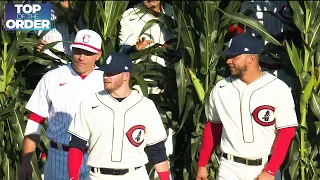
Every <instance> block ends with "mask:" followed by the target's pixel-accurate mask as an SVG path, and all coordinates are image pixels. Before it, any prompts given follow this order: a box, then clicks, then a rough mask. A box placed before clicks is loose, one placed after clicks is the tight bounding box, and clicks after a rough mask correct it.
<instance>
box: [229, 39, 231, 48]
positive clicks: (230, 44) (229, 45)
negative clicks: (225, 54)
mask: <svg viewBox="0 0 320 180" xmlns="http://www.w3.org/2000/svg"><path fill="white" fill-rule="evenodd" d="M231 43H232V39H230V41H229V45H228V48H229V47H230V46H231Z"/></svg>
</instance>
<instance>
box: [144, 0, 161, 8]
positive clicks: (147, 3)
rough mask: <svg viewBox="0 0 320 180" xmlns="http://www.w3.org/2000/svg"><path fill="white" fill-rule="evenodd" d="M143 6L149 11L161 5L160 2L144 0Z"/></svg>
mask: <svg viewBox="0 0 320 180" xmlns="http://www.w3.org/2000/svg"><path fill="white" fill-rule="evenodd" d="M143 4H144V5H145V6H146V7H147V8H148V9H154V8H155V7H157V6H159V5H160V1H159V0H144V1H143Z"/></svg>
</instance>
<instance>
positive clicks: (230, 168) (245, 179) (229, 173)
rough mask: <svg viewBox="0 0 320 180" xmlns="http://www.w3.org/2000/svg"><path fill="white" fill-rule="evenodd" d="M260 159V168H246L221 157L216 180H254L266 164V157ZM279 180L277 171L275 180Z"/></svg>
mask: <svg viewBox="0 0 320 180" xmlns="http://www.w3.org/2000/svg"><path fill="white" fill-rule="evenodd" d="M262 159H263V160H262V165H260V166H247V165H245V164H241V163H237V162H234V161H233V160H228V159H226V158H224V157H221V160H220V167H219V173H218V176H217V178H216V180H254V179H255V178H256V177H257V176H258V175H259V174H260V173H261V172H262V171H263V169H264V167H265V164H266V163H267V162H268V157H264V158H262ZM280 179H281V176H280V171H278V172H277V174H276V176H275V180H280Z"/></svg>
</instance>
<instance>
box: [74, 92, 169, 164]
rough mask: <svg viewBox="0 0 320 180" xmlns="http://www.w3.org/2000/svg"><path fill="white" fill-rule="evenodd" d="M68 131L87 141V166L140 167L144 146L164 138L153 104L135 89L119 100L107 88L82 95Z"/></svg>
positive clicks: (144, 155)
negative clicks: (85, 95) (83, 96)
mask: <svg viewBox="0 0 320 180" xmlns="http://www.w3.org/2000/svg"><path fill="white" fill-rule="evenodd" d="M69 133H71V134H73V135H75V136H77V137H79V138H81V139H83V140H85V141H88V142H89V156H88V162H87V165H88V166H91V167H105V168H132V167H137V166H142V165H144V164H146V163H147V162H148V157H147V155H146V153H145V152H144V148H145V147H146V146H147V145H153V144H156V143H158V142H160V141H163V140H165V139H166V132H165V129H164V126H163V124H162V120H161V117H160V115H159V113H158V111H157V109H156V107H155V105H154V103H153V102H152V101H151V100H150V99H148V98H146V97H144V96H143V95H142V94H141V93H139V92H138V91H135V90H132V91H131V93H130V95H129V96H128V97H126V98H125V99H124V100H122V101H121V102H119V101H118V100H116V99H114V98H113V97H111V96H110V95H109V94H108V93H107V91H101V92H99V93H96V94H94V95H93V96H90V97H88V98H85V99H84V100H83V101H82V102H81V105H80V109H79V111H78V112H77V114H76V117H75V119H74V120H73V121H72V122H71V124H70V128H69Z"/></svg>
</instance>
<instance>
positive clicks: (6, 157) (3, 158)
mask: <svg viewBox="0 0 320 180" xmlns="http://www.w3.org/2000/svg"><path fill="white" fill-rule="evenodd" d="M5 3H6V2H5V1H1V2H0V18H1V21H0V22H1V28H0V33H1V34H0V35H1V44H0V47H1V48H0V49H1V54H0V58H1V59H0V64H1V68H0V132H1V134H0V167H1V168H0V178H1V179H8V180H9V179H18V172H19V166H20V162H21V148H22V140H23V131H24V128H25V120H26V118H25V108H24V106H25V103H26V101H25V100H24V99H23V97H24V96H25V95H26V94H28V93H29V92H28V91H27V90H26V84H25V80H24V78H22V76H21V72H18V71H17V67H16V66H17V63H18V62H20V61H24V60H27V59H28V57H30V56H28V54H29V55H30V54H31V53H30V52H29V50H30V51H32V50H31V46H30V44H28V43H25V42H26V41H25V40H26V39H28V37H27V33H28V32H21V31H16V32H7V31H5V30H4V22H5V20H4V12H5V10H4V6H5ZM16 3H24V1H20V2H16ZM26 3H28V2H26ZM22 49H23V50H22ZM25 55H27V56H25ZM31 163H32V167H33V170H34V175H33V177H34V179H41V177H40V170H39V167H38V161H37V158H36V156H33V157H32V162H31Z"/></svg>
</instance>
